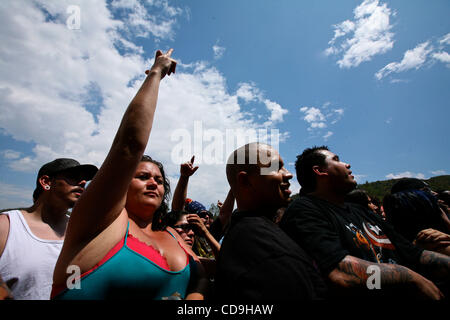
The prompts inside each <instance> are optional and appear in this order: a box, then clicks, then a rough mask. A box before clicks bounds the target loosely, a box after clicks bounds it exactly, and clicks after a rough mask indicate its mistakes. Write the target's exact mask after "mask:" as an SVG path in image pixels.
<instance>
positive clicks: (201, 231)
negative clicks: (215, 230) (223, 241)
mask: <svg viewBox="0 0 450 320" xmlns="http://www.w3.org/2000/svg"><path fill="white" fill-rule="evenodd" d="M186 219H187V221H188V222H189V223H190V224H193V225H195V226H196V228H195V234H196V235H199V236H203V237H204V238H205V239H206V241H208V243H209V245H210V246H211V249H212V251H213V254H214V257H216V259H217V258H218V256H219V251H220V244H219V242H217V240H216V239H215V238H214V237H213V235H212V234H211V233H210V232H209V230H208V228H206V226H205V224H204V223H203V221H202V219H201V218H200V217H199V216H198V215H197V214H195V213H191V214H188V215H187V216H186Z"/></svg>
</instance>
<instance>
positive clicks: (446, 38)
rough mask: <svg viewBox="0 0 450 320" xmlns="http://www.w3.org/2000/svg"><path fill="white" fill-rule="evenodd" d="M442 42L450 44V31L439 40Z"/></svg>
mask: <svg viewBox="0 0 450 320" xmlns="http://www.w3.org/2000/svg"><path fill="white" fill-rule="evenodd" d="M439 43H440V44H450V33H447V34H446V35H445V36H443V37H442V38H441V40H439Z"/></svg>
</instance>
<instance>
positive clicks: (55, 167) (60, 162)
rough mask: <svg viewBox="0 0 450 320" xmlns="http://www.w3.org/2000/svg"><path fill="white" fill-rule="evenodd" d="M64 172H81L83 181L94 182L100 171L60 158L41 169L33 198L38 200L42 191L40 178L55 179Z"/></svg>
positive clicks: (90, 166)
mask: <svg viewBox="0 0 450 320" xmlns="http://www.w3.org/2000/svg"><path fill="white" fill-rule="evenodd" d="M63 171H70V172H73V171H76V172H80V173H81V174H82V176H83V179H84V180H86V181H89V180H92V178H94V176H95V174H96V173H97V171H98V168H97V167H96V166H94V165H92V164H80V163H79V162H78V161H77V160H74V159H69V158H58V159H55V160H53V161H51V162H48V163H46V164H44V165H43V166H42V167H41V169H39V172H38V175H37V178H36V189H35V190H34V192H33V198H34V199H35V200H36V199H37V197H38V196H39V194H40V191H42V188H41V185H40V184H39V178H40V177H42V176H45V175H47V176H49V177H54V176H55V175H56V174H58V173H61V172H63Z"/></svg>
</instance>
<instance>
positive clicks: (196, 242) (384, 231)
mask: <svg viewBox="0 0 450 320" xmlns="http://www.w3.org/2000/svg"><path fill="white" fill-rule="evenodd" d="M172 51H173V50H172V49H171V50H169V51H168V52H166V53H163V52H161V51H159V50H158V51H157V52H156V56H155V62H154V64H153V66H152V67H151V68H150V70H147V71H146V74H147V77H146V78H145V80H144V82H143V84H142V86H141V88H140V89H139V91H138V92H137V94H136V96H135V97H134V98H133V99H132V101H131V103H130V104H129V106H128V108H127V110H126V111H125V113H124V115H123V118H122V122H121V123H120V126H119V128H118V130H117V133H116V136H115V138H114V141H113V143H112V146H111V148H110V150H109V153H108V155H107V157H106V158H105V160H104V162H103V163H102V165H101V166H100V168H97V167H96V166H94V165H91V164H80V163H79V162H78V161H76V160H74V159H68V158H59V159H55V160H54V161H52V162H49V163H47V164H45V165H44V166H42V168H41V169H40V170H39V172H38V175H37V180H36V189H35V191H34V193H33V205H32V206H31V207H30V208H19V209H9V210H4V211H2V212H0V299H25V300H46V299H47V300H48V299H55V300H91V299H93V300H103V299H149V300H207V301H213V302H218V303H220V302H225V301H230V300H231V301H247V302H257V301H286V300H288V301H292V300H302V301H305V300H306V301H309V300H330V299H348V298H350V299H354V300H355V299H356V300H359V299H366V298H370V299H391V298H393V297H395V298H397V299H398V298H399V297H402V298H412V299H433V300H442V299H446V297H448V295H450V291H449V285H450V257H449V255H450V219H449V218H450V209H449V207H450V202H449V192H448V191H442V192H439V193H438V192H436V190H431V188H430V187H429V186H428V185H427V184H426V183H425V182H424V181H422V180H419V179H413V178H405V179H401V180H399V181H398V182H397V183H396V184H395V185H394V186H393V187H392V189H391V191H390V193H389V194H387V195H386V196H385V197H384V199H382V201H381V200H379V199H376V198H375V197H373V196H371V195H369V194H368V193H367V192H365V191H363V190H361V189H358V188H357V183H356V181H355V179H354V176H353V175H352V171H351V170H350V165H349V164H348V163H345V162H343V161H342V160H340V159H339V156H338V155H337V154H335V153H333V152H332V151H331V150H329V148H328V147H326V146H320V147H317V146H315V147H312V148H307V149H305V150H304V151H303V152H302V153H301V154H300V155H298V156H297V160H296V162H295V169H296V175H297V179H298V181H299V183H300V186H301V191H300V195H299V197H297V198H296V199H295V200H292V197H291V196H292V195H291V190H290V182H289V180H290V179H292V177H293V175H292V174H291V173H290V172H289V171H288V170H287V169H286V168H285V167H284V162H283V158H282V157H281V155H280V154H279V152H278V151H277V150H275V149H274V148H273V147H272V146H270V145H267V144H264V143H257V142H255V143H249V144H246V145H244V146H241V147H239V148H238V149H236V150H235V151H234V152H233V153H232V154H231V155H230V156H229V158H228V160H227V164H226V172H224V173H223V174H224V175H226V178H227V180H228V183H229V186H230V188H229V191H228V194H227V195H224V199H223V202H222V201H218V203H217V206H218V208H219V210H220V212H219V214H218V216H217V217H214V216H213V215H212V214H211V212H210V211H209V210H208V209H207V208H206V207H205V206H204V205H203V204H202V203H200V202H198V201H196V200H195V199H194V200H193V199H191V198H189V197H188V191H189V188H188V184H189V180H190V179H191V178H193V177H194V175H195V172H196V171H197V170H198V169H199V167H198V166H195V164H194V163H195V157H194V156H193V157H192V158H191V159H190V160H189V161H187V162H185V163H183V164H181V165H180V177H179V180H178V182H177V185H176V188H175V190H174V192H173V197H172V202H171V204H170V205H169V198H170V193H171V192H170V184H169V181H168V179H167V176H166V173H165V171H164V166H163V164H162V163H160V162H158V161H156V160H155V159H153V158H151V157H150V156H148V155H144V151H145V149H146V146H147V143H148V140H149V136H150V132H151V128H152V123H153V118H154V114H155V110H156V105H157V98H158V90H159V84H160V81H161V80H162V79H163V78H164V77H165V76H170V75H171V74H172V73H175V69H176V61H175V60H173V59H172V57H171V55H172ZM218 174H220V173H218ZM87 181H91V182H90V184H89V186H88V187H86V183H87ZM71 208H72V210H71V212H70V215H69V214H68V213H69V212H68V211H69V209H71Z"/></svg>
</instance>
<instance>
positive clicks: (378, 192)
mask: <svg viewBox="0 0 450 320" xmlns="http://www.w3.org/2000/svg"><path fill="white" fill-rule="evenodd" d="M398 180H399V179H390V180H382V181H375V182H366V183H364V184H360V185H358V187H359V188H361V189H364V190H366V191H367V192H368V193H369V194H370V195H372V196H376V197H378V198H379V199H380V200H382V199H383V197H384V195H385V194H387V193H389V191H390V190H391V187H392V186H393V185H394V183H395V182H397V181H398ZM423 181H425V182H426V183H428V184H429V185H430V187H431V189H432V190H434V191H441V190H450V175H445V176H436V177H432V178H430V179H428V180H423Z"/></svg>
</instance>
